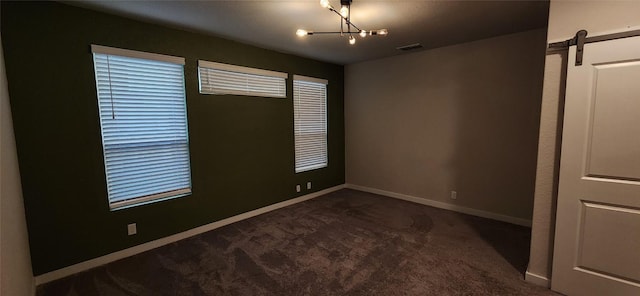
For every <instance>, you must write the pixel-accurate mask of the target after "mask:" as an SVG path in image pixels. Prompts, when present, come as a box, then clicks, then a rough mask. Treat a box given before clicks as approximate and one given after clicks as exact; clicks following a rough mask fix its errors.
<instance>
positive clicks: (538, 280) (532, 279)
mask: <svg viewBox="0 0 640 296" xmlns="http://www.w3.org/2000/svg"><path fill="white" fill-rule="evenodd" d="M524 280H525V281H527V282H529V283H532V284H536V285H538V286H543V287H547V288H550V287H551V281H549V279H548V278H546V277H543V276H541V275H538V274H535V273H531V272H529V271H528V270H527V272H525V273H524Z"/></svg>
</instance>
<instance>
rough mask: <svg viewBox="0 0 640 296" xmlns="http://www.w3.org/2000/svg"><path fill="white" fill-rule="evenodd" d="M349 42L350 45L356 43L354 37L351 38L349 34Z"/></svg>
mask: <svg viewBox="0 0 640 296" xmlns="http://www.w3.org/2000/svg"><path fill="white" fill-rule="evenodd" d="M349 44H351V45H354V44H356V38H353V36H349Z"/></svg>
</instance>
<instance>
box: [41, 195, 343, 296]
mask: <svg viewBox="0 0 640 296" xmlns="http://www.w3.org/2000/svg"><path fill="white" fill-rule="evenodd" d="M343 188H345V185H344V184H343V185H338V186H334V187H331V188H327V189H324V190H321V191H318V192H314V193H310V194H307V195H303V196H299V197H296V198H292V199H289V200H285V201H283V202H279V203H276V204H272V205H269V206H266V207H263V208H259V209H255V210H253V211H249V212H246V213H242V214H239V215H236V216H233V217H229V218H226V219H222V220H219V221H216V222H213V223H209V224H207V225H202V226H199V227H196V228H193V229H189V230H187V231H184V232H180V233H176V234H174V235H170V236H167V237H163V238H160V239H157V240H154V241H150V242H147V243H143V244H140V245H137V246H134V247H131V248H127V249H124V250H120V251H117V252H114V253H111V254H107V255H104V256H100V257H98V258H94V259H90V260H87V261H84V262H80V263H78V264H74V265H71V266H67V267H64V268H61V269H57V270H54V271H51V272H47V273H45V274H41V275H39V276H36V277H35V284H36V286H37V285H41V284H44V283H48V282H51V281H55V280H58V279H61V278H64V277H67V276H70V275H72V274H76V273H79V272H83V271H86V270H89V269H91V268H95V267H98V266H102V265H105V264H107V263H110V262H114V261H117V260H120V259H123V258H126V257H130V256H133V255H136V254H140V253H142V252H146V251H148V250H151V249H155V248H158V247H161V246H164V245H167V244H170V243H173V242H177V241H179V240H183V239H185V238H189V237H192V236H194V235H198V234H201V233H204V232H207V231H211V230H214V229H216V228H220V227H222V226H225V225H229V224H231V223H235V222H238V221H241V220H244V219H248V218H251V217H254V216H258V215H260V214H264V213H267V212H271V211H273V210H277V209H280V208H284V207H286V206H290V205H293V204H296V203H299V202H303V201H306V200H309V199H312V198H316V197H318V196H321V195H324V194H327V193H330V192H334V191H337V190H340V189H343Z"/></svg>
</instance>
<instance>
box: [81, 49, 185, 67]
mask: <svg viewBox="0 0 640 296" xmlns="http://www.w3.org/2000/svg"><path fill="white" fill-rule="evenodd" d="M91 52H93V53H101V54H110V55H117V56H125V57H130V58H137V59H147V60H154V61H161V62H167V63H174V64H179V65H184V64H185V63H184V58H183V57H174V56H170V55H166V54H159V53H150V52H143V51H135V50H129V49H122V48H115V47H108V46H102V45H95V44H91Z"/></svg>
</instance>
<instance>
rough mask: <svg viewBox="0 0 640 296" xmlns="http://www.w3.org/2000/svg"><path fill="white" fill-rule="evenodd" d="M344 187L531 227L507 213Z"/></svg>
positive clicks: (398, 194)
mask: <svg viewBox="0 0 640 296" xmlns="http://www.w3.org/2000/svg"><path fill="white" fill-rule="evenodd" d="M346 188H350V189H355V190H360V191H365V192H370V193H375V194H380V195H384V196H388V197H393V198H397V199H402V200H406V201H410V202H415V203H419V204H423V205H427V206H431V207H434V208H440V209H445V210H450V211H454V212H459V213H463V214H468V215H473V216H478V217H482V218H488V219H493V220H498V221H502V222H507V223H511V224H516V225H521V226H526V227H531V220H527V219H522V218H518V217H513V216H507V215H502V214H497V213H492V212H487V211H483V210H477V209H472V208H467V207H462V206H458V205H452V204H449V203H444V202H440V201H435V200H431V199H426V198H421V197H416V196H411V195H406V194H402V193H396V192H391V191H385V190H380V189H375V188H370V187H365V186H360V185H354V184H346Z"/></svg>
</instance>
